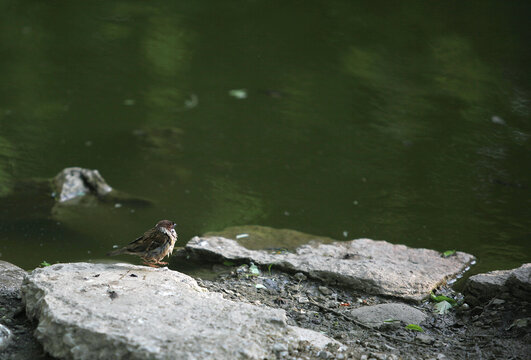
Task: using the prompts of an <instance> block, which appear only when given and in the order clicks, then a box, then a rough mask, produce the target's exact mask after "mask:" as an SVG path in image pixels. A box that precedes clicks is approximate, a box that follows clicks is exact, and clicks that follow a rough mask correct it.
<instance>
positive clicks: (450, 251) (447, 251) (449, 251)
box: [442, 250, 455, 257]
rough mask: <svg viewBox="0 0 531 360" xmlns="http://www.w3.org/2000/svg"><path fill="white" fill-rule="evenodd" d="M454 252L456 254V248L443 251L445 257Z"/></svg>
mask: <svg viewBox="0 0 531 360" xmlns="http://www.w3.org/2000/svg"><path fill="white" fill-rule="evenodd" d="M453 254H455V250H446V251H445V252H443V254H442V255H443V257H448V256H452V255H453Z"/></svg>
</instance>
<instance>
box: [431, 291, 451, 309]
mask: <svg viewBox="0 0 531 360" xmlns="http://www.w3.org/2000/svg"><path fill="white" fill-rule="evenodd" d="M430 298H431V299H432V300H433V301H435V302H441V301H448V302H449V303H450V304H452V306H455V305H457V301H455V300H454V299H452V298H450V297H448V296H444V295H439V296H435V294H434V293H431V294H430Z"/></svg>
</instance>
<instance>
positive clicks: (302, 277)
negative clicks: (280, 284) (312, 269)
mask: <svg viewBox="0 0 531 360" xmlns="http://www.w3.org/2000/svg"><path fill="white" fill-rule="evenodd" d="M293 277H294V278H295V279H296V280H299V281H304V280H306V279H307V277H306V275H304V274H303V273H301V272H298V273H296V274H295V275H293Z"/></svg>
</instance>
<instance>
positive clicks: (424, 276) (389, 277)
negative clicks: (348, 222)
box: [186, 236, 474, 301]
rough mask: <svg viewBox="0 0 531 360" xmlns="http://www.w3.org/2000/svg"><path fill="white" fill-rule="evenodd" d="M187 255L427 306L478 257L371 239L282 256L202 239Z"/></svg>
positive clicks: (316, 245)
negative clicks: (276, 270) (265, 267)
mask: <svg viewBox="0 0 531 360" xmlns="http://www.w3.org/2000/svg"><path fill="white" fill-rule="evenodd" d="M186 250H187V251H188V252H190V253H191V254H197V255H198V256H210V257H214V258H223V259H228V260H235V261H253V262H255V263H256V264H259V265H269V264H273V265H274V266H275V267H277V268H281V269H284V270H288V271H301V272H304V273H306V274H308V275H309V276H311V277H313V278H317V279H321V280H323V281H326V282H332V283H338V284H341V285H344V286H349V287H352V288H355V289H358V290H360V291H365V292H367V293H370V294H375V295H385V296H393V297H399V298H402V299H406V300H413V301H421V300H422V299H423V298H425V297H426V296H428V295H429V293H430V292H431V290H433V289H434V288H436V287H437V286H439V285H441V284H443V283H444V282H445V281H446V280H447V279H449V278H451V277H453V276H455V275H457V274H459V273H460V272H462V271H463V270H464V269H465V268H466V267H467V265H468V264H469V263H471V262H472V261H473V260H474V257H473V256H472V255H469V254H466V253H463V252H459V251H458V252H456V253H455V255H453V256H450V257H447V258H444V257H442V256H441V254H440V253H439V252H437V251H435V250H429V249H413V248H409V247H407V246H405V245H394V244H391V243H388V242H386V241H374V240H370V239H358V240H352V241H345V242H334V243H331V244H320V243H314V244H307V245H303V246H300V247H298V248H297V249H296V250H295V253H286V252H284V253H278V252H270V251H264V250H249V249H247V248H245V247H243V246H241V245H240V244H239V243H238V242H236V241H235V240H231V239H225V238H222V237H197V236H196V237H194V238H193V239H191V240H190V241H189V242H188V244H186Z"/></svg>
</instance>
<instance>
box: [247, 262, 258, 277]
mask: <svg viewBox="0 0 531 360" xmlns="http://www.w3.org/2000/svg"><path fill="white" fill-rule="evenodd" d="M249 272H250V273H251V275H252V276H258V275H260V270H259V269H258V267H257V266H256V265H255V264H253V263H251V266H249Z"/></svg>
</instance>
